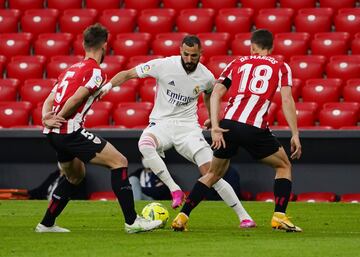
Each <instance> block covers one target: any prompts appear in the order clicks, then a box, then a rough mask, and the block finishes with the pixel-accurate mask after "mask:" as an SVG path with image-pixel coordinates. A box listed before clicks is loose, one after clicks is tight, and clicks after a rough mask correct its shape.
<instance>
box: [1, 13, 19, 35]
mask: <svg viewBox="0 0 360 257" xmlns="http://www.w3.org/2000/svg"><path fill="white" fill-rule="evenodd" d="M0 17H1V18H0V33H16V32H17V31H18V22H19V17H20V10H18V9H0Z"/></svg>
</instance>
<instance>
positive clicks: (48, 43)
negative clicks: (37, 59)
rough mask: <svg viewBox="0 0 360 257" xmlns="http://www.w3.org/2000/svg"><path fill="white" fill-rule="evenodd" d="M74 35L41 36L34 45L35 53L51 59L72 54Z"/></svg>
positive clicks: (50, 34) (48, 34)
mask: <svg viewBox="0 0 360 257" xmlns="http://www.w3.org/2000/svg"><path fill="white" fill-rule="evenodd" d="M72 38H73V36H72V34H70V33H47V34H40V35H39V36H38V38H37V40H36V41H35V43H34V53H35V54H37V55H43V56H45V57H46V58H50V57H52V56H55V55H68V54H70V48H71V41H72Z"/></svg>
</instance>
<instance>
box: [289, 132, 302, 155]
mask: <svg viewBox="0 0 360 257" xmlns="http://www.w3.org/2000/svg"><path fill="white" fill-rule="evenodd" d="M290 145H291V149H290V150H291V156H290V158H291V159H292V160H295V159H300V156H301V143H300V139H299V136H292V137H291V140H290Z"/></svg>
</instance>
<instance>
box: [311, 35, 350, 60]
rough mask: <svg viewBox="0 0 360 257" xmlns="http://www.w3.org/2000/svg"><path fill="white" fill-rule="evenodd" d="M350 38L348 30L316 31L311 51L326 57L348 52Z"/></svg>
mask: <svg viewBox="0 0 360 257" xmlns="http://www.w3.org/2000/svg"><path fill="white" fill-rule="evenodd" d="M349 39H350V35H349V33H347V32H328V33H316V34H315V36H314V39H313V40H312V41H311V52H312V54H320V55H324V56H326V57H330V56H332V55H342V54H347V51H348V49H349Z"/></svg>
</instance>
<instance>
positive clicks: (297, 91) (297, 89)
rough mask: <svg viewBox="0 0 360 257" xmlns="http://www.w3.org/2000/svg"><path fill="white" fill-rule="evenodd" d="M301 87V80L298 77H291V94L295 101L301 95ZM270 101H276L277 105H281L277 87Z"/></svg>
mask: <svg viewBox="0 0 360 257" xmlns="http://www.w3.org/2000/svg"><path fill="white" fill-rule="evenodd" d="M301 89H302V81H301V80H300V79H297V78H293V85H292V88H291V94H292V96H293V98H294V101H295V102H297V101H298V100H299V97H300V95H301ZM272 101H273V102H274V103H276V104H277V105H279V107H280V106H281V93H280V88H277V90H276V92H275V94H274V97H273V100H272Z"/></svg>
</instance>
